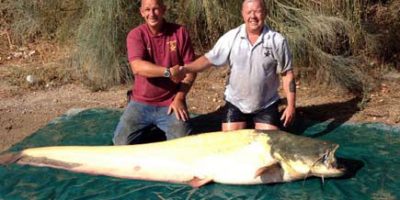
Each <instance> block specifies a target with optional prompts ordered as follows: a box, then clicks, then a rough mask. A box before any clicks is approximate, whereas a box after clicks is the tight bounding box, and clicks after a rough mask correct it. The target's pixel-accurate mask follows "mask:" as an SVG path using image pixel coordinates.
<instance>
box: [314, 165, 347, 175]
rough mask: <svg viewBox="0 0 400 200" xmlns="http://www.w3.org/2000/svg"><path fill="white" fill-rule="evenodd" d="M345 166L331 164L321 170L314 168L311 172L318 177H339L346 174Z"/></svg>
mask: <svg viewBox="0 0 400 200" xmlns="http://www.w3.org/2000/svg"><path fill="white" fill-rule="evenodd" d="M346 171H347V170H346V167H345V166H343V165H336V164H335V165H333V166H331V167H329V168H325V169H323V170H316V171H313V172H312V175H314V176H318V177H340V176H343V175H345V174H346Z"/></svg>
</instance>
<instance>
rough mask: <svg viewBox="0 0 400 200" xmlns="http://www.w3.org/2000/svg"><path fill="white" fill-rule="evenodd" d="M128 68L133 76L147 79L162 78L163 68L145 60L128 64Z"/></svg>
mask: <svg viewBox="0 0 400 200" xmlns="http://www.w3.org/2000/svg"><path fill="white" fill-rule="evenodd" d="M130 66H131V69H132V72H133V74H135V75H136V74H137V75H141V76H144V77H149V78H152V77H162V76H163V75H164V71H165V67H163V66H159V65H156V64H153V63H151V62H148V61H145V60H134V61H132V62H130Z"/></svg>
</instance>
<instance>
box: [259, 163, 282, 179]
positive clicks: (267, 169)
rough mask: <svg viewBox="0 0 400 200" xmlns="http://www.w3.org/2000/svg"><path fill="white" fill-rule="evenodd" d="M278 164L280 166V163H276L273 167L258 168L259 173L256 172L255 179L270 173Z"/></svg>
mask: <svg viewBox="0 0 400 200" xmlns="http://www.w3.org/2000/svg"><path fill="white" fill-rule="evenodd" d="M276 164H278V165H279V163H274V164H272V165H267V166H264V167H260V168H258V169H257V171H256V174H255V175H254V178H257V177H259V176H261V175H262V174H264V173H266V172H268V171H270V170H271V169H273V168H275V167H276V166H275V165H276Z"/></svg>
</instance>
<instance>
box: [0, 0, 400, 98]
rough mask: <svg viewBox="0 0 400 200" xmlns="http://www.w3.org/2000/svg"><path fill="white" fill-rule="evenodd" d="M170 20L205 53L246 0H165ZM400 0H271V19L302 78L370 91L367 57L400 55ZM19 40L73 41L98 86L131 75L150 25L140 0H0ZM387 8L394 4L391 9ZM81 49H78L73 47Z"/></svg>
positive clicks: (87, 77) (88, 78)
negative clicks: (130, 59)
mask: <svg viewBox="0 0 400 200" xmlns="http://www.w3.org/2000/svg"><path fill="white" fill-rule="evenodd" d="M164 2H165V3H166V5H167V6H168V12H167V16H166V18H167V19H168V20H170V21H175V22H178V23H182V24H184V25H186V26H187V27H188V29H189V31H190V33H191V38H192V41H193V43H194V44H195V49H196V50H197V53H198V54H202V53H204V52H205V51H207V50H208V49H210V48H211V47H212V45H213V44H214V43H215V42H216V40H217V39H218V38H219V37H220V36H221V35H222V34H223V33H225V32H226V31H228V30H229V29H232V28H234V27H237V26H238V25H240V24H241V23H243V21H242V18H241V14H240V9H241V4H242V0H230V1H223V0H179V1H177V0H164ZM399 2H400V1H399V0H386V1H368V0H336V1H331V0H313V1H308V0H298V1H292V0H265V4H266V8H267V13H268V17H267V21H266V24H268V25H269V26H270V27H271V28H272V29H275V30H277V31H279V32H281V33H282V34H284V35H285V36H286V38H287V39H288V41H289V44H290V47H291V49H292V53H293V58H294V64H295V66H296V69H297V72H296V73H297V74H298V77H300V79H302V80H304V81H309V82H318V83H323V84H325V85H330V86H336V85H339V86H341V87H343V88H346V89H348V90H349V91H351V92H354V93H355V94H359V95H365V93H366V92H367V91H366V89H368V88H370V86H369V85H368V84H367V83H368V82H370V80H371V79H370V78H369V77H368V76H367V75H366V73H365V70H366V66H367V65H366V64H365V63H366V62H365V57H366V56H368V58H369V59H379V60H383V62H385V61H387V60H390V59H393V56H392V55H395V54H396V53H397V54H398V53H399V51H400V50H399V46H400V45H399V44H398V38H399V33H400V31H398V30H399V29H400V25H399V21H398V16H399V11H400V3H399ZM0 5H1V9H0V15H1V17H2V18H5V19H7V20H4V19H2V21H0V23H1V24H2V25H3V24H7V23H8V24H10V27H9V28H10V29H11V30H12V31H13V38H14V40H18V41H20V42H27V41H32V40H36V39H48V40H54V41H62V40H69V41H73V43H74V44H75V45H74V46H73V47H76V49H77V50H76V51H74V55H75V56H74V60H75V61H76V64H77V66H78V68H79V71H80V72H81V74H82V80H83V81H84V82H85V83H86V84H87V85H89V86H90V87H91V88H92V89H93V90H99V89H105V88H107V87H109V86H110V85H111V84H116V83H121V82H125V81H129V80H130V77H131V76H132V75H131V73H130V69H129V65H128V63H127V60H126V44H125V37H126V35H127V33H128V32H129V30H130V29H132V28H133V27H135V26H137V25H138V24H140V23H142V18H141V16H140V14H139V12H138V10H139V6H140V0H112V1H110V0H31V1H26V0H0ZM385 8H386V10H385ZM71 49H75V48H71Z"/></svg>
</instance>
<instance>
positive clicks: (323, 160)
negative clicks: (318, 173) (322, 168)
mask: <svg viewBox="0 0 400 200" xmlns="http://www.w3.org/2000/svg"><path fill="white" fill-rule="evenodd" d="M328 155H329V154H325V155H324V156H323V157H322V163H324V165H326V166H328V165H329V157H328Z"/></svg>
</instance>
